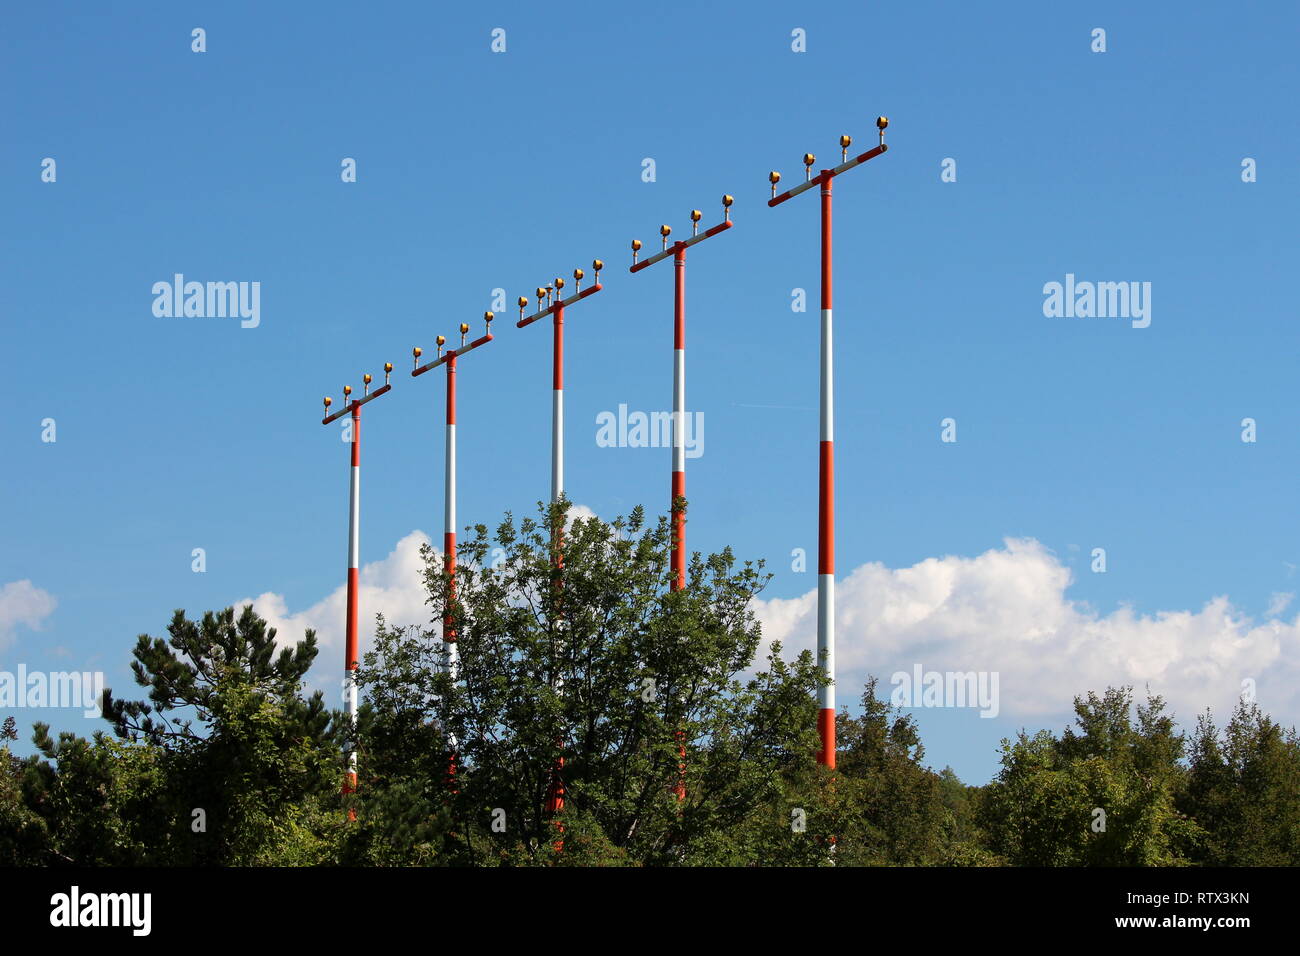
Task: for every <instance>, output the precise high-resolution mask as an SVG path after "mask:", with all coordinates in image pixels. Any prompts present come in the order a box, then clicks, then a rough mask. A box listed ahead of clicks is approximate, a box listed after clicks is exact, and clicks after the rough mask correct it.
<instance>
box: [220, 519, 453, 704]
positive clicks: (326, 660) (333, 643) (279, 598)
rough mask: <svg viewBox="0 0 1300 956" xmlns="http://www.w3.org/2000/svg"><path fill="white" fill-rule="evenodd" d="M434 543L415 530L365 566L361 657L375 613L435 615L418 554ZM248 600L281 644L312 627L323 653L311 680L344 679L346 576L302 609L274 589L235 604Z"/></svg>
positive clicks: (391, 619) (400, 621)
mask: <svg viewBox="0 0 1300 956" xmlns="http://www.w3.org/2000/svg"><path fill="white" fill-rule="evenodd" d="M430 543H431V542H430V541H429V536H428V535H427V534H425V533H424V532H423V531H412V532H411V533H410V534H408V535H406V537H404V538H402V540H400V541H398V542H397V545H396V547H394V548H393V550H392V551H391V552H390V553H389V554H388V556H387V557H385V558H383V559H382V560H379V561H375V562H372V563H370V564H363V565H362V566H361V573H360V575H358V577H359V584H360V593H359V596H358V600H357V630H358V631H359V634H358V638H357V639H358V643H359V645H360V653H361V655H362V656H363V657H364V656H365V653H366V651H368V650H370V649H371V647H373V645H374V640H375V615H376V614H380V613H382V614H383V615H384V618H385V619H386V620H387V621H388V623H389V624H390V625H394V626H400V625H406V624H418V625H420V626H426V625H428V624H429V623H430V621H431V618H432V615H431V614H430V610H429V608H428V607H427V606H426V605H425V598H426V594H425V590H424V586H423V581H424V562H423V561H422V560H421V558H420V548H421V547H422V546H423V545H426V544H430ZM435 550H438V551H439V552H440V551H441V549H435ZM245 604H252V605H253V609H254V610H255V611H256V612H257V613H258V614H259V615H260V616H261V617H263V618H265V619H266V621H267V622H268V623H269V624H270V625H271V626H272V627H274V628H275V629H276V631H277V633H276V641H277V642H278V643H279V644H280V645H281V646H284V645H292V644H294V643H296V642H297V641H300V640H302V636H303V632H304V631H306V630H307V629H308V628H312V629H314V630H315V631H316V640H317V642H318V644H319V645H320V654H319V655H318V656H317V658H316V663H315V664H314V665H313V666H312V673H311V678H312V684H313V685H314V686H318V687H329V686H333V685H334V684H335V683H337V682H336V681H335V680H334V679H333V678H331V677H330V676H329V675H331V674H336V675H338V677H339V679H340V680H341V678H342V672H343V649H344V640H345V637H346V624H345V617H346V615H347V606H348V588H347V581H346V580H344V581H343V582H341V583H340V584H339V586H338V587H336V588H335V589H334V590H333V591H331V592H330V593H329V594H328V595H327V596H326V597H325V598H323V599H322V600H320V601H318V602H317V603H315V604H313V605H312V606H311V607H309V608H307V609H305V610H302V611H293V612H291V611H290V610H289V608H288V605H287V603H286V602H285V599H284V596H283V595H280V594H276V593H274V592H272V591H267V592H266V593H264V594H260V595H258V596H257V597H255V598H243V599H241V600H240V601H238V602H236V603H235V608H236V610H238V609H239V608H241V607H243V606H244V605H245ZM331 704H337V702H336V701H332V702H331Z"/></svg>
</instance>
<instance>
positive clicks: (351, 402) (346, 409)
mask: <svg viewBox="0 0 1300 956" xmlns="http://www.w3.org/2000/svg"><path fill="white" fill-rule="evenodd" d="M392 387H393V386H391V385H381V386H380V387H379V388H377V389H375V390H374V391H373V392H371V393H370V394H369V395H367V396H366V397H365V398H353V399H348V401H347V402H345V403H344V405H343V407H342V408H340V409H339V410H338V411H337V412H335V413H334V414H333V415H331V416H329V417H328V418H323V419H321V424H322V425H328V424H329V423H330V422H332V421H337V420H338V419H340V418H342V417H343V416H344V415H346V414H350V413H351V412H352V408H353V406H355V407H357V408H360V407H361V406H362V405H364V404H365V403H366V402H368V401H370V400H371V399H372V398H378V397H379V396H380V395H382V394H384V392H386V391H388V390H389V389H390V388H392Z"/></svg>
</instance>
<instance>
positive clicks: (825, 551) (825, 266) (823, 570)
mask: <svg viewBox="0 0 1300 956" xmlns="http://www.w3.org/2000/svg"><path fill="white" fill-rule="evenodd" d="M887 126H889V120H888V119H886V118H885V117H883V116H881V117H879V118H877V120H876V128H877V129H878V130H879V132H880V145H878V146H877V147H876V148H875V149H870V150H867V152H865V153H862V154H861V155H860V156H857V157H855V158H853V159H849V158H848V149H849V146H850V145H851V144H852V142H853V140H852V139H850V138H849V137H848V136H841V137H840V149H841V159H842V162H841V163H840V165H838V166H836V167H834V168H833V169H823V170H820V171H819V172H818V174H817V177H816V178H813V176H812V166H813V163H815V162H816V161H817V157H815V156H814V155H813V154H812V153H806V154H805V155H804V158H803V162H804V169H805V173H804V176H805V179H804V182H803V183H802V184H801V185H799V186H796V187H795V188H793V189H790V190H787V191H786V192H784V193H782V194H781V195H779V196H778V195H777V194H776V184H777V183H779V182H780V181H781V174H780V173H778V172H776V171H773V172H772V173H770V174H769V175H768V181H769V182H770V183H771V184H772V198H771V199H769V200H768V203H767V204H768V205H769V206H779V205H780V204H781V203H783V202H785V201H786V200H787V199H792V198H793V197H795V196H797V195H799V194H800V193H802V192H806V191H808V190H809V189H811V188H813V186H820V187H821V286H822V291H821V359H820V376H819V378H820V391H821V412H820V418H821V423H820V434H819V447H818V455H817V660H818V663H819V664H820V666H821V668H822V672H823V674H824V675H825V677H826V683H825V686H823V687H822V688H821V690H820V691H819V693H818V713H817V734H818V736H819V737H820V738H821V749H820V751H819V752H818V755H817V760H818V762H819V763H821V764H822V765H823V766H826V767H829V768H831V769H832V770H833V769H834V768H835V362H834V346H833V336H832V305H831V302H832V284H833V283H832V259H833V257H832V251H831V185H832V183H833V181H834V179H835V177H836V176H838V175H840V174H841V173H844V172H847V171H848V170H850V169H852V168H853V167H855V166H859V165H861V164H862V163H865V162H866V161H867V160H869V159H874V158H875V157H876V156H879V155H880V154H881V153H883V152H885V151H886V150H887V149H888V147H887V146H885V128H886V127H887Z"/></svg>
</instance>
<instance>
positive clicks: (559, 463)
mask: <svg viewBox="0 0 1300 956" xmlns="http://www.w3.org/2000/svg"><path fill="white" fill-rule="evenodd" d="M604 266H605V263H603V262H602V261H601V260H599V259H594V260H592V263H591V268H592V271H593V272H594V273H595V276H594V277H593V278H594V282H593V284H592V285H591V287H590V288H588V289H587V290H586V291H583V289H582V279H583V271H582V270H581V269H574V270H573V281H574V294H573V295H571V296H569V297H568V298H567V299H566V298H563V295H564V279H563V278H559V277H557V278H556V279H555V281H554V282H553V283H552V284H551V285H549V286H545V287H541V286H539V287H538V289H537V311H536V312H534V313H533V314H532V315H530V316H528V317H526V318H525V317H524V309H525V308H526V307H527V306H528V297H527V296H522V295H521V296H520V297H519V321H518V322H516V323H515V325H516V326H517V327H518V328H521V329H522V328H524V327H525V326H527V325H531V324H532V323H534V322H536V321H537V320H538V319H542V318H545V317H546V316H548V315H549V316H551V317H552V318H551V330H552V331H551V503H552V504H553V505H554V504H555V503H557V502H559V501H560V499H561V498H562V497H563V496H564V310H565V308H566V307H567V306H570V305H573V304H574V303H575V302H580V301H581V300H583V299H585V298H586V297H587V296H589V295H595V294H596V293H597V292H599V291H600V290H601V289H602V288H603V286H601V284H600V270H601V269H603V268H604ZM552 297H554V301H552ZM543 302H545V303H546V306H545V308H543V306H542V303H543ZM563 535H564V529H563V528H562V527H555V528H552V529H551V555H552V558H551V560H552V561H553V562H554V564H555V567H556V568H557V569H559V568H562V567H563V566H564V552H563ZM551 683H552V686H553V687H554V688H555V689H556V690H559V689H560V687H561V686H562V685H563V679H562V677H561V676H560V675H553V676H552V681H551ZM556 743H557V746H558V747H559V748H560V749H561V750H562V749H563V745H564V742H563V741H562V740H560V741H557V742H556ZM544 807H545V811H546V813H548V814H550V815H554V814H556V813H558V812H559V811H561V810H563V809H564V755H563V753H561V754H560V755H559V756H557V757H556V759H555V766H554V768H553V770H552V773H551V780H550V783H549V785H548V786H547V790H546V801H545V804H544ZM556 834H557V836H556V840H555V842H554V843H553V844H552V846H553V848H554V849H555V851H556V852H557V853H558V852H560V850H562V849H563V847H564V836H563V834H564V826H563V824H557V825H556Z"/></svg>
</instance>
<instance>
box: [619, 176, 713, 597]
mask: <svg viewBox="0 0 1300 956" xmlns="http://www.w3.org/2000/svg"><path fill="white" fill-rule="evenodd" d="M733 202H735V200H734V199H733V198H732V197H731V196H723V197H722V212H723V221H722V222H720V223H718V224H717V225H716V226H714V227H713V228H711V229H707V230H705V231H704V232H703V233H701V232H700V231H699V222H700V219H701V217H702V214H701V213H700V211H699V210H698V209H692V210H691V232H692V234H691V238H690V239H686V240H680V239H679V240H678V241H676V242H674V243H673V244H672V245H671V246H669V244H668V237H669V236H670V235H672V232H673V230H672V227H670V226H668V225H663V226H660V227H659V235H660V236H661V237H662V239H663V250H662V251H660V252H659V253H657V254H656V255H653V256H651V257H650V258H648V259H645V260H644V261H637V256H638V253H640V251H641V240H640V239H633V240H632V267H631V268H630V269H629V270H628V271H630V272H634V273H635V272H640V271H641V270H642V269H647V268H649V267H650V266H652V265H654V264H655V263H656V262H662V261H663V260H665V259H667V258H668V256H669V255H670V254H671V255H672V257H673V448H672V477H671V489H670V495H669V499H668V508H669V512H668V513H669V515H670V516H671V521H672V555H671V562H672V578H671V584H670V587H671V589H672V590H674V591H680V590H681V589H682V588H684V587H686V508H685V506H683V507H678V505H677V502H678V501H679V500H680V499H683V498H685V497H686V250H687V249H689V248H690V247H691V246H693V245H695V244H696V243H697V242H703V241H704V240H705V239H708V238H710V237H712V236H716V235H717V234H718V233H720V232H724V231H725V230H727V229H730V228H731V226H732V222H731V204H732V203H733Z"/></svg>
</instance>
